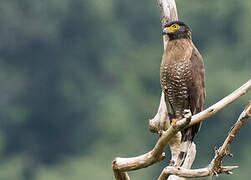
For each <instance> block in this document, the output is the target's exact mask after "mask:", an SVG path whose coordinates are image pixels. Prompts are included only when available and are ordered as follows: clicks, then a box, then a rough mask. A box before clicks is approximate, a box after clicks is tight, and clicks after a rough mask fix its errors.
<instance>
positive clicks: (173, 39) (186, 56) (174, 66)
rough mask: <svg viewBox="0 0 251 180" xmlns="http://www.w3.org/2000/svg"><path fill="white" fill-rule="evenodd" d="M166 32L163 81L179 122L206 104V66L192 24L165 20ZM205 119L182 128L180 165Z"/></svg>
mask: <svg viewBox="0 0 251 180" xmlns="http://www.w3.org/2000/svg"><path fill="white" fill-rule="evenodd" d="M163 35H167V36H168V37H169V41H168V42H167V44H166V48H165V50H164V53H163V57H162V62H161V67H160V83H161V87H162V90H163V92H164V94H165V101H166V104H167V110H168V116H169V119H170V121H171V123H172V124H173V123H174V124H175V123H176V122H177V121H178V120H180V119H182V118H183V117H184V110H190V111H191V113H192V115H194V114H196V113H199V112H200V111H202V110H203V108H204V102H205V69H204V64H203V59H202V56H201V55H200V53H199V51H198V50H197V48H196V47H195V45H194V44H193V42H192V37H191V30H190V28H189V27H188V26H187V25H186V24H184V23H183V22H181V21H172V22H168V23H167V24H165V26H164V29H163ZM200 126H201V123H198V124H195V125H193V126H191V127H189V128H187V129H184V130H182V131H181V134H182V138H181V145H182V146H181V147H182V151H180V153H179V156H178V160H177V162H176V166H181V165H182V164H183V162H184V160H185V157H186V153H187V150H188V148H189V147H190V146H191V144H192V141H193V138H194V136H195V135H196V134H197V132H198V131H199V129H200Z"/></svg>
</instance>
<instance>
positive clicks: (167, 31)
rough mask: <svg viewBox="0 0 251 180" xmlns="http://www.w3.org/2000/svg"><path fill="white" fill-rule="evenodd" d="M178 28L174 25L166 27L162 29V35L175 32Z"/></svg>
mask: <svg viewBox="0 0 251 180" xmlns="http://www.w3.org/2000/svg"><path fill="white" fill-rule="evenodd" d="M175 31H176V30H175V29H174V28H173V27H165V28H164V29H163V31H162V35H168V34H172V33H174V32H175Z"/></svg>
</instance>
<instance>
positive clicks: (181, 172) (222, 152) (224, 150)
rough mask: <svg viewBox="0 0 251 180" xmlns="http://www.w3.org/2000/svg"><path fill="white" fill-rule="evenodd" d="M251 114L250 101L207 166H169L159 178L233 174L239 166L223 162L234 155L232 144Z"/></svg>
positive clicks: (162, 179) (164, 179)
mask: <svg viewBox="0 0 251 180" xmlns="http://www.w3.org/2000/svg"><path fill="white" fill-rule="evenodd" d="M250 116H251V101H249V104H248V105H247V106H246V108H245V109H244V111H243V112H242V113H241V115H240V116H239V118H238V120H237V122H236V123H235V124H234V126H233V127H232V128H231V129H230V131H229V133H228V136H227V138H226V140H225V141H224V143H223V145H222V146H221V147H220V148H219V149H218V150H216V153H215V157H214V158H213V160H212V161H211V163H210V164H209V165H208V166H207V167H206V168H201V169H193V170H191V169H186V168H183V167H172V166H168V167H166V168H164V169H163V171H162V173H161V175H160V177H159V178H158V180H166V179H167V178H168V177H169V176H170V175H177V176H180V177H184V178H199V177H205V176H213V175H218V174H221V173H226V174H231V173H232V172H231V171H232V170H234V169H236V168H238V166H221V163H222V160H223V158H224V157H225V156H232V154H231V153H230V152H229V147H230V144H231V143H232V142H233V139H234V138H235V137H236V135H237V134H238V133H239V131H240V128H241V127H242V126H243V125H244V123H245V122H246V121H247V119H248V118H249V117H250Z"/></svg>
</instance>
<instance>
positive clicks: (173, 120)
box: [172, 118, 180, 126]
mask: <svg viewBox="0 0 251 180" xmlns="http://www.w3.org/2000/svg"><path fill="white" fill-rule="evenodd" d="M178 120H180V119H178V118H175V119H172V126H173V125H175V124H176V123H177V121H178Z"/></svg>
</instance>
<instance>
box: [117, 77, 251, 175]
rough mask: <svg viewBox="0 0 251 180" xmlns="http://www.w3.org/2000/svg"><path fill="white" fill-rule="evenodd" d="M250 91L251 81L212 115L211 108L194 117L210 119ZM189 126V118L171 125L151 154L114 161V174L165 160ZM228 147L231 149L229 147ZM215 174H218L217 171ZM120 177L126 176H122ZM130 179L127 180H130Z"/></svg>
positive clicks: (234, 133) (248, 112) (223, 101)
mask: <svg viewBox="0 0 251 180" xmlns="http://www.w3.org/2000/svg"><path fill="white" fill-rule="evenodd" d="M250 89H251V80H249V81H248V82H247V83H245V84H244V85H243V86H241V87H240V88H239V89H237V90H236V91H234V92H233V93H231V94H230V95H228V96H227V97H225V98H224V99H222V100H221V101H219V102H218V103H216V104H214V105H213V106H211V107H213V109H214V110H213V113H212V111H210V108H208V109H209V110H208V109H206V110H204V111H202V112H201V113H199V114H197V115H194V116H196V119H195V120H199V121H198V122H200V121H202V120H203V118H208V117H210V116H212V115H214V114H215V113H216V112H218V111H219V110H221V109H223V108H224V107H226V106H227V105H228V104H230V103H231V102H233V101H235V100H237V99H238V98H239V97H240V96H242V95H244V94H245V93H246V92H247V91H249V90H250ZM250 111H251V110H250V107H249V108H246V112H247V115H249V116H250V114H251V112H250ZM247 115H246V114H244V115H243V113H242V116H243V117H247ZM194 116H193V117H192V120H193V119H194ZM242 116H241V117H242ZM243 121H244V120H243V119H242V118H240V120H239V121H238V122H239V123H236V124H237V125H235V127H238V128H237V130H239V129H240V127H241V126H240V125H239V124H240V123H243ZM187 124H189V125H190V124H191V122H190V121H189V116H186V118H183V119H182V120H180V121H178V122H177V123H176V124H175V125H174V126H172V125H171V126H170V127H169V128H168V130H166V131H163V133H162V136H161V137H160V138H159V140H158V141H157V143H156V145H155V147H154V148H153V150H151V151H150V152H148V153H146V154H143V155H141V156H137V157H133V158H116V159H115V160H114V161H113V171H114V174H116V175H117V176H119V175H118V174H119V172H126V171H132V170H137V169H141V168H145V167H148V166H150V165H152V164H154V163H156V162H159V161H161V160H163V159H164V158H165V155H164V151H165V147H166V146H167V144H168V143H170V141H171V140H172V137H173V136H174V135H175V134H176V133H177V132H178V131H179V130H181V129H182V128H184V127H187V126H188V125H187ZM237 130H236V128H233V129H232V131H233V133H230V134H229V136H228V138H227V139H229V140H230V141H229V140H228V141H229V142H230V143H231V142H232V139H233V137H234V136H235V135H236V134H237V133H238V131H237ZM232 131H230V132H232ZM228 141H227V142H228ZM225 144H226V145H228V143H224V145H223V147H225V146H226V145H225ZM226 147H229V145H228V146H226ZM221 149H222V151H220V152H221V153H220V154H219V155H220V156H222V152H223V150H224V149H225V148H221ZM215 162H218V160H217V161H216V160H215ZM217 167H219V166H217ZM213 169H215V168H213ZM214 171H215V170H214ZM215 172H217V171H215ZM120 176H126V174H120ZM127 176H128V175H127ZM128 178H129V177H128ZM128 178H127V179H126V180H128ZM116 179H117V180H120V179H121V180H122V179H123V178H122V177H118V178H117V177H116ZM124 179H125V178H124Z"/></svg>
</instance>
